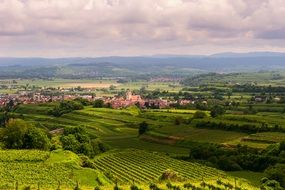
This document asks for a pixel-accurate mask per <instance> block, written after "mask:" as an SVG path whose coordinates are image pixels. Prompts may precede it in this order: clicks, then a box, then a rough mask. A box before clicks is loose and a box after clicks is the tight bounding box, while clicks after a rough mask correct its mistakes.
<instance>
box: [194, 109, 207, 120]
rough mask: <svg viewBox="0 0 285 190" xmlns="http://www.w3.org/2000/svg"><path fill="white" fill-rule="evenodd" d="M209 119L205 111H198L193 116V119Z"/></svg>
mask: <svg viewBox="0 0 285 190" xmlns="http://www.w3.org/2000/svg"><path fill="white" fill-rule="evenodd" d="M205 117H207V114H206V113H205V112H203V111H196V112H195V113H194V115H193V119H203V118H205Z"/></svg>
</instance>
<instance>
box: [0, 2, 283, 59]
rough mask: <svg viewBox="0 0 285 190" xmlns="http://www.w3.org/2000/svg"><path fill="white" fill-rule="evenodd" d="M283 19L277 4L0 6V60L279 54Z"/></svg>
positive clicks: (18, 4) (131, 3)
mask: <svg viewBox="0 0 285 190" xmlns="http://www.w3.org/2000/svg"><path fill="white" fill-rule="evenodd" d="M284 16H285V1H284V0H250V1H248V0H235V1H232V0H215V1H213V0H156V1H153V0H143V1H137V0H0V43H1V44H3V43H4V45H0V50H1V51H2V52H3V53H2V54H4V56H5V54H7V55H11V54H13V53H15V54H17V55H33V54H37V55H43V56H44V55H47V56H64V55H66V56H72V55H75V56H81V55H86V56H96V55H104V54H112V53H114V54H115V53H117V54H155V53H180V52H181V53H185V52H186V53H187V52H189V53H191V52H194V53H196V52H198V53H199V52H202V53H207V52H209V53H211V52H212V51H213V49H221V46H223V47H224V49H225V50H226V48H230V49H236V50H238V51H239V50H247V49H253V50H254V48H256V49H258V48H260V45H263V47H266V48H272V49H274V48H276V47H278V48H279V49H280V50H283V49H285V45H284V46H280V44H279V43H278V44H275V43H276V42H275V40H274V39H281V40H285V35H284V28H285V20H284V19H283V18H284ZM22 47H26V48H25V49H22ZM215 47H216V48H215ZM166 51H170V52H166ZM59 52H60V53H59ZM2 56H3V55H2Z"/></svg>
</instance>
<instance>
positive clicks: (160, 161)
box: [95, 149, 255, 189]
mask: <svg viewBox="0 0 285 190" xmlns="http://www.w3.org/2000/svg"><path fill="white" fill-rule="evenodd" d="M95 163H96V164H97V167H98V169H99V170H101V171H103V172H105V173H110V171H111V173H110V174H109V175H110V176H112V179H113V180H114V181H118V182H119V183H122V184H126V183H129V184H131V183H133V182H135V183H137V184H141V183H142V182H144V183H151V182H154V183H159V177H160V176H161V174H162V173H163V172H164V171H166V170H167V169H171V170H173V171H176V172H178V175H179V176H181V177H183V178H184V180H186V181H187V180H190V181H191V183H192V184H195V183H196V184H199V183H200V182H201V181H202V180H204V181H206V182H210V183H215V182H216V180H218V179H221V180H226V181H231V183H232V182H234V178H233V177H230V176H228V175H227V174H226V173H224V172H222V171H219V170H217V169H214V168H210V167H206V166H203V165H200V164H196V163H190V162H185V161H179V160H175V159H172V158H169V157H167V156H165V155H161V154H158V153H151V152H147V151H141V150H133V149H128V150H125V151H113V152H109V153H105V154H103V155H101V156H100V157H98V158H96V159H95ZM237 185H238V186H239V187H243V188H245V187H246V188H248V189H255V187H254V186H252V185H250V184H249V183H248V182H247V181H245V180H241V179H237ZM144 188H145V187H144ZM145 189H147V188H145Z"/></svg>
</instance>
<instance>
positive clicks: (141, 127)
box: [139, 121, 149, 135]
mask: <svg viewBox="0 0 285 190" xmlns="http://www.w3.org/2000/svg"><path fill="white" fill-rule="evenodd" d="M147 131H149V126H148V124H147V123H146V122H145V121H143V122H142V123H140V124H139V135H142V134H144V133H146V132H147Z"/></svg>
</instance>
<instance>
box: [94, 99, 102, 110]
mask: <svg viewBox="0 0 285 190" xmlns="http://www.w3.org/2000/svg"><path fill="white" fill-rule="evenodd" d="M93 107H94V108H103V107H104V101H103V100H101V99H98V100H95V101H94V103H93Z"/></svg>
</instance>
